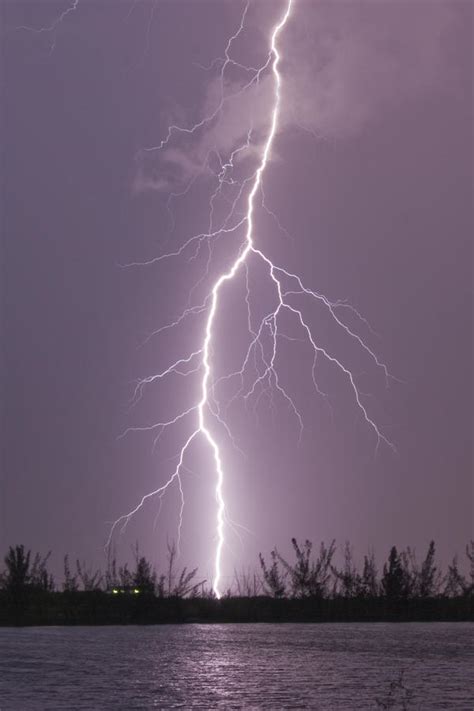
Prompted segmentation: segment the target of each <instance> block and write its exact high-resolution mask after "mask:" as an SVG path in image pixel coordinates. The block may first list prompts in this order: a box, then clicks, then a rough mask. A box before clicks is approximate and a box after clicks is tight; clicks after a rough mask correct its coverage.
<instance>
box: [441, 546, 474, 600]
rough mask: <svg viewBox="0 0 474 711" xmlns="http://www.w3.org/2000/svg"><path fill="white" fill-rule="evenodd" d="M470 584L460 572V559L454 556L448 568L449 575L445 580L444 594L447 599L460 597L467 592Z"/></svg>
mask: <svg viewBox="0 0 474 711" xmlns="http://www.w3.org/2000/svg"><path fill="white" fill-rule="evenodd" d="M467 588H468V583H467V580H466V578H465V577H464V576H463V575H462V574H461V573H460V572H459V567H458V557H457V555H455V556H454V558H453V560H452V561H451V564H450V565H449V566H448V574H447V575H446V578H445V585H444V590H443V594H444V595H446V596H447V597H459V595H464V594H465V593H466V591H467Z"/></svg>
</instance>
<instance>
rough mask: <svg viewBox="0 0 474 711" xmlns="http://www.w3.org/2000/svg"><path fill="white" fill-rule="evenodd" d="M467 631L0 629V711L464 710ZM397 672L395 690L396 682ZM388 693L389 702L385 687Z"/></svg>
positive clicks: (469, 663) (405, 627) (468, 679)
mask: <svg viewBox="0 0 474 711" xmlns="http://www.w3.org/2000/svg"><path fill="white" fill-rule="evenodd" d="M472 630H473V626H472V625H470V624H469V623H446V624H445V623H429V624H419V623H411V624H392V625H391V624H320V625H312V624H300V625H297V624H255V625H249V624H247V625H241V624H234V625H163V626H155V627H77V628H74V627H61V628H60V627H46V628H44V627H43V628H25V629H5V628H4V629H0V710H1V711H10V709H12V710H17V709H18V710H21V711H29V710H30V709H35V710H37V709H38V710H41V711H43V710H45V711H46V710H48V711H56V710H58V709H62V710H64V711H66V710H67V711H74V710H75V709H88V711H93V710H94V709H105V710H108V709H114V710H117V709H123V710H124V711H125V710H126V709H127V710H128V709H160V708H161V709H173V708H183V709H188V708H198V709H272V710H273V711H276V710H277V709H321V711H343V710H344V711H346V710H347V711H354V710H355V709H377V708H383V707H382V706H380V705H379V706H378V705H377V699H378V700H379V701H380V702H383V703H385V704H387V702H388V700H389V698H390V699H391V701H393V704H394V705H392V706H390V708H392V709H402V708H403V704H402V700H403V698H407V695H409V696H410V697H411V699H410V700H409V702H407V703H408V706H407V708H409V709H424V710H426V711H432V710H434V709H459V710H461V709H462V710H466V711H472V710H473V709H474V701H473V696H474V695H473V690H472V678H473V662H474V650H473V645H472ZM400 672H403V682H402V683H403V686H404V687H405V690H404V689H402V688H401V687H399V686H398V684H397V680H398V678H399V674H400ZM392 682H395V686H394V690H393V692H392V696H391V697H389V694H390V684H391V683H392Z"/></svg>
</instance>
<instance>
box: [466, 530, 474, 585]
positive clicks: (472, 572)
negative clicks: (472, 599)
mask: <svg viewBox="0 0 474 711" xmlns="http://www.w3.org/2000/svg"><path fill="white" fill-rule="evenodd" d="M466 556H467V559H468V561H469V579H470V584H469V585H468V586H467V589H466V591H465V593H466V594H467V595H471V596H472V595H474V540H472V541H469V543H468V544H467V546H466Z"/></svg>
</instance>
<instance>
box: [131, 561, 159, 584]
mask: <svg viewBox="0 0 474 711" xmlns="http://www.w3.org/2000/svg"><path fill="white" fill-rule="evenodd" d="M155 583H156V573H155V571H154V570H153V568H152V567H151V563H149V562H148V561H147V559H146V558H145V557H144V556H140V557H139V558H138V559H137V561H136V567H135V572H134V574H133V585H134V586H135V587H136V588H138V589H140V590H141V591H142V592H145V593H154V592H155Z"/></svg>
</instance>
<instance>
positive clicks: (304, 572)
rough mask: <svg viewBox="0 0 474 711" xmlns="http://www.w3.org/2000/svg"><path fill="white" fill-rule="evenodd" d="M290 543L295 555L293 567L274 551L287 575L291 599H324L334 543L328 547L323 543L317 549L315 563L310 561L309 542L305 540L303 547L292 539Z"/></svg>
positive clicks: (310, 545)
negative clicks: (317, 553) (317, 554)
mask: <svg viewBox="0 0 474 711" xmlns="http://www.w3.org/2000/svg"><path fill="white" fill-rule="evenodd" d="M291 543H292V546H293V549H294V551H295V555H296V563H295V564H294V565H290V563H288V561H286V560H285V559H284V558H283V556H281V555H280V553H278V551H277V550H276V549H275V554H276V557H277V559H278V561H279V562H280V563H281V564H282V566H283V568H284V570H285V571H286V573H287V574H288V577H289V580H290V585H291V594H292V595H293V597H317V598H323V597H326V596H327V592H328V583H329V581H330V579H331V563H332V559H333V557H334V553H335V551H336V542H335V541H332V542H331V544H330V546H329V547H326V545H325V543H324V541H323V542H322V543H321V545H320V547H319V556H318V558H317V559H316V561H312V560H311V550H312V543H311V541H308V540H306V541H305V542H304V544H303V546H299V544H298V542H297V540H296V538H292V539H291Z"/></svg>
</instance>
